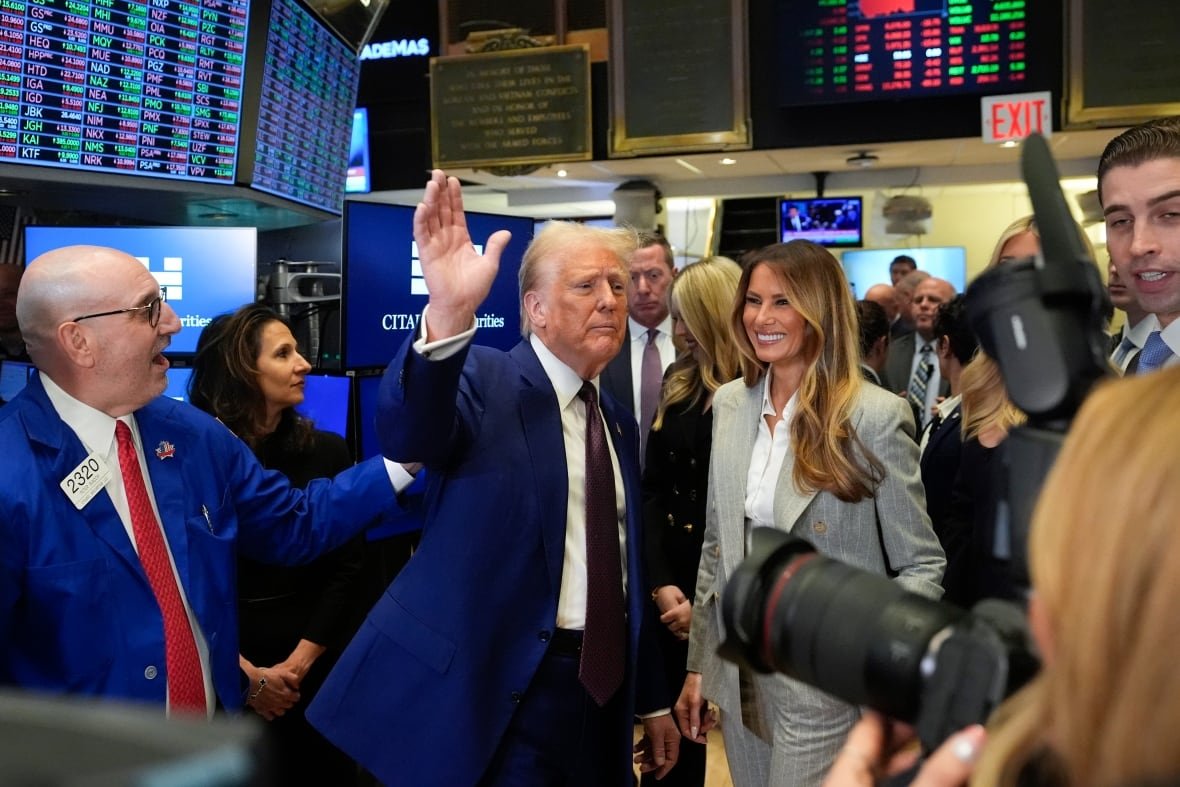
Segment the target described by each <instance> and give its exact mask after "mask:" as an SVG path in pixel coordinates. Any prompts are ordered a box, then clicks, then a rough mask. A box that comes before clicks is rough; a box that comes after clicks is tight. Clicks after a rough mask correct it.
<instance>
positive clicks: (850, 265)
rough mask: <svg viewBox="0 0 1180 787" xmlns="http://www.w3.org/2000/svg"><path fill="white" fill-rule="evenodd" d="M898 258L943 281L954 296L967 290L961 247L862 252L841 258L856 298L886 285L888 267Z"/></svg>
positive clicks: (965, 251)
mask: <svg viewBox="0 0 1180 787" xmlns="http://www.w3.org/2000/svg"><path fill="white" fill-rule="evenodd" d="M899 254H908V255H909V256H911V257H913V258H914V262H916V263H917V264H918V270H920V271H926V272H927V273H929V274H930V275H931V276H935V277H937V278H939V279H946V280H947V281H949V282H950V283H951V284H952V285H953V286H954V288H955V292H963V291H965V290H966V289H967V250H966V249H964V248H963V247H962V246H932V247H929V248H925V249H865V250H863V251H846V252H844V254H843V259H842V262H843V263H844V273H845V275H846V276H848V283H849V284H851V285H852V292H853V294H855V295H856V297H857V298H863V297H865V292H866V291H867V290H868V289H869V287H872V286H873V285H874V284H888V283H889V263H891V262H893V260H894V258H895V257H897V256H898V255H899Z"/></svg>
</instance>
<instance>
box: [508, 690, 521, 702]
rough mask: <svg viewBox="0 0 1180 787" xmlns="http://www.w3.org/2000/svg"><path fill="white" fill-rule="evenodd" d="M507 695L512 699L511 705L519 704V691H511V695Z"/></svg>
mask: <svg viewBox="0 0 1180 787" xmlns="http://www.w3.org/2000/svg"><path fill="white" fill-rule="evenodd" d="M509 696H510V698H511V699H512V704H513V705H519V704H520V692H519V691H514V692H512V694H511V695H509Z"/></svg>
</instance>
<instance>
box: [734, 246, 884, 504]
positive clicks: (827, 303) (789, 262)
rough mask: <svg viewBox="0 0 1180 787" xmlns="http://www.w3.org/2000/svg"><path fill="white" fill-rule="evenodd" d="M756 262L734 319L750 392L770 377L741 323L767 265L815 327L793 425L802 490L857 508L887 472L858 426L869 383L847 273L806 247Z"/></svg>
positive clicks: (761, 255)
mask: <svg viewBox="0 0 1180 787" xmlns="http://www.w3.org/2000/svg"><path fill="white" fill-rule="evenodd" d="M752 260H753V261H752V262H751V264H749V265H747V266H746V267H745V269H744V270H743V271H742V278H741V281H740V282H739V283H738V296H737V300H736V301H735V302H734V308H733V315H732V316H731V318H730V324H731V326H732V328H733V333H734V339H735V341H736V342H737V346H738V350H739V351H740V352H741V356H742V379H743V380H744V381H745V383H746V385H747V386H750V387H753V386H754V385H756V384H758V382H759V381H761V379H762V377H763V375H765V374H766V364H764V363H763V362H761V361H759V360H758V356H757V354H756V353H755V352H754V346H753V345H752V344H751V343H750V337H749V336H747V335H746V328H745V324H744V322H743V319H742V318H743V315H744V312H745V301H746V292H747V291H748V290H749V288H750V274H751V273H752V271H753V270H754V268H756V267H758V266H759V265H765V266H767V267H768V268H770V269H771V270H772V271H773V272H774V274H775V275H776V276H777V277H778V279H779V281H780V282H781V284H782V287H783V292H784V293H786V296H787V298H788V299H789V301H790V303H791V306H793V307H794V308H795V311H797V312H798V313H799V316H800V317H802V318H803V319H804V321H805V322H806V323H807V324H808V325H809V326H810V327H811V331H810V332H809V333H808V335H807V337H806V339H805V342H804V345H803V353H804V355H805V357H806V358H807V360H808V366H807V371H806V372H804V373H803V379H802V381H801V382H800V384H799V393H798V397H797V400H796V401H797V405H796V408H795V416H794V418H793V419H792V421H791V447H792V449H793V451H794V454H795V462H794V465H793V471H792V477H793V479H794V481H795V486H796V487H797V488H798V489H800V490H804V491H806V490H818V489H823V490H826V491H828V492H831V493H832V494H834V495H835V496H836V497H838V498H839V499H841V500H845V501H850V502H855V501H858V500H864V499H865V498H868V497H872V496H873V493H874V490H875V489H876V487H877V485H878V484H879V483H880V480H881V478H882V477H883V475H884V472H885V470H884V466H883V465H882V464H881V462H880V460H879V459H877V457H875V456H873V455H872V453H871V452H870V451H869V450H868V449H867V448H866V447H865V446H864V444H863V443H861V441H860V439H859V438H858V437H857V436H856V430H855V429H854V428H853V426H852V411H853V407H854V406H855V404H856V400H857V397H858V396H859V395H860V386H861V379H862V378H861V375H860V329H859V327H858V323H857V318H856V302H855V301H854V300H853V299H852V290H851V288H850V287H849V286H848V279H847V278H845V276H844V270H843V269H842V268H841V267H840V263H839V262H837V261H836V258H835V257H833V256H832V254H831V252H829V251H828V250H827V249H825V248H824V247H822V246H818V245H816V244H814V243H811V242H809V241H804V240H795V241H791V242H789V243H775V244H772V245H770V246H767V247H765V248H763V249H760V250H759V251H758V252H757V253H755V254H754V255H752Z"/></svg>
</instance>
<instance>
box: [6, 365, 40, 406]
mask: <svg viewBox="0 0 1180 787" xmlns="http://www.w3.org/2000/svg"><path fill="white" fill-rule="evenodd" d="M32 368H33V365H32V364H30V363H25V362H24V361H9V360H3V361H0V401H5V402H11V401H12V400H13V398H14V397H15V396H16V395H17V394H18V393H20V392H21V390H22V389H23V388H24V387H25V384H26V383H28V381H29V375H30V374H31V373H32Z"/></svg>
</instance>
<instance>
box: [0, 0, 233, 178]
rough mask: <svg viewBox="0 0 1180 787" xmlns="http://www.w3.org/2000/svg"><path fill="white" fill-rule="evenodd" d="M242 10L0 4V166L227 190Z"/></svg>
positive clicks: (210, 1) (97, 2)
mask: <svg viewBox="0 0 1180 787" xmlns="http://www.w3.org/2000/svg"><path fill="white" fill-rule="evenodd" d="M248 11H249V1H248V0H192V1H189V0H150V2H135V0H0V163H14V164H34V165H42V166H53V167H68V168H74V169H82V170H90V171H94V172H118V173H127V174H136V175H151V176H158V177H165V178H177V179H183V180H198V181H210V182H214V183H231V184H232V183H233V182H234V176H235V166H236V157H237V151H238V137H239V133H240V121H241V102H242V84H243V76H244V74H243V69H244V66H245V49H246V27H247V16H248Z"/></svg>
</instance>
